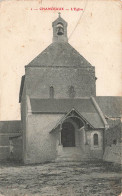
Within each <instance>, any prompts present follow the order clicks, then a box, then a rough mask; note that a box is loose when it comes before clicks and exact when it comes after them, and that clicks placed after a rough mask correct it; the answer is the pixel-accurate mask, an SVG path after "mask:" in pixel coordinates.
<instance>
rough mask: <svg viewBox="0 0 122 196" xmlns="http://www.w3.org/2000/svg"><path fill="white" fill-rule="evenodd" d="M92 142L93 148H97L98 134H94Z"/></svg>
mask: <svg viewBox="0 0 122 196" xmlns="http://www.w3.org/2000/svg"><path fill="white" fill-rule="evenodd" d="M93 140H94V146H98V134H97V133H95V134H94V136H93Z"/></svg>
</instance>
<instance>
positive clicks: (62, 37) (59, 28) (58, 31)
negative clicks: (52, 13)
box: [52, 13, 68, 42]
mask: <svg viewBox="0 0 122 196" xmlns="http://www.w3.org/2000/svg"><path fill="white" fill-rule="evenodd" d="M58 14H59V17H58V18H57V19H56V20H55V21H54V22H53V23H52V27H53V42H68V38H67V22H66V21H65V20H63V18H61V16H60V14H61V13H58Z"/></svg>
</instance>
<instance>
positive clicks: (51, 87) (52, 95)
mask: <svg viewBox="0 0 122 196" xmlns="http://www.w3.org/2000/svg"><path fill="white" fill-rule="evenodd" d="M50 98H54V88H53V86H50Z"/></svg>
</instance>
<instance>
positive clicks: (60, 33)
mask: <svg viewBox="0 0 122 196" xmlns="http://www.w3.org/2000/svg"><path fill="white" fill-rule="evenodd" d="M57 34H58V35H63V34H64V29H63V28H62V27H58V29H57Z"/></svg>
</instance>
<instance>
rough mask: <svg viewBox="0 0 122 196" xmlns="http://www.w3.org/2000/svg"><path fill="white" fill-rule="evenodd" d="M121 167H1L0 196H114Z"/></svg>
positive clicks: (95, 164)
mask: <svg viewBox="0 0 122 196" xmlns="http://www.w3.org/2000/svg"><path fill="white" fill-rule="evenodd" d="M120 172H121V167H120V165H114V164H112V163H106V162H92V163H91V162H82V163H81V162H62V163H46V164H40V165H30V166H23V165H15V164H13V165H11V166H10V165H9V164H8V165H7V164H6V165H4V164H3V165H1V166H0V196H31V195H34V196H77V195H78V196H89V195H90V196H92V195H94V196H113V195H114V196H118V195H120V193H121V173H120Z"/></svg>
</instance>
